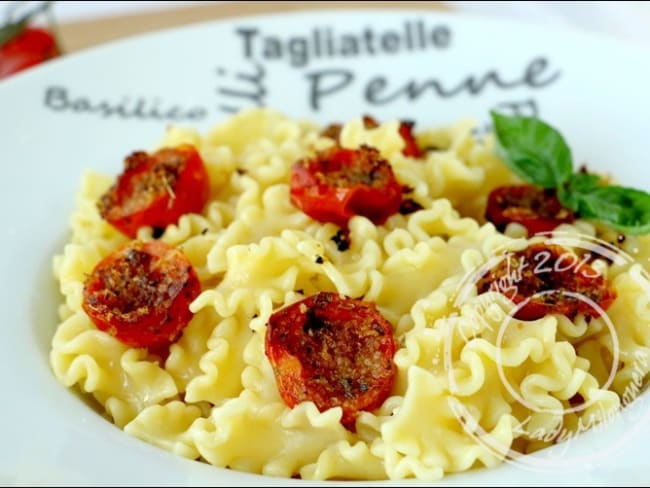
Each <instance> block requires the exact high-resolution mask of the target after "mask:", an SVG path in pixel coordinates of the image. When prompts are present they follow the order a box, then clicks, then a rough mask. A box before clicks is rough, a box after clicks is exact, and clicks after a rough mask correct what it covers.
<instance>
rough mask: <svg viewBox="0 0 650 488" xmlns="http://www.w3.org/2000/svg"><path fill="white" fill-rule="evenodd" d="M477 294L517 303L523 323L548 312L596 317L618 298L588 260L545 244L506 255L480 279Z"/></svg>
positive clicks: (567, 250)
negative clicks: (491, 293)
mask: <svg viewBox="0 0 650 488" xmlns="http://www.w3.org/2000/svg"><path fill="white" fill-rule="evenodd" d="M477 291H478V293H479V294H481V293H484V292H487V291H499V292H502V293H503V294H504V295H506V296H508V298H510V299H511V300H512V301H513V302H514V303H515V304H517V305H519V304H523V305H521V307H520V308H519V309H518V310H517V312H516V313H515V314H514V316H515V317H516V318H518V319H521V320H537V319H540V318H542V317H544V316H546V315H549V314H562V315H566V316H567V317H570V318H573V317H575V316H576V315H577V314H584V315H585V316H588V317H591V318H597V317H599V316H600V315H602V312H603V311H606V310H607V308H609V306H610V305H611V304H612V302H613V301H614V300H615V299H616V291H615V290H614V288H613V287H612V286H611V284H610V283H609V282H608V281H607V280H606V279H605V278H604V276H603V275H602V274H600V273H598V272H597V271H596V270H595V269H594V268H593V267H592V266H590V265H589V264H587V263H586V260H584V259H581V258H580V257H579V256H577V255H576V254H575V253H574V252H573V251H571V250H569V249H565V248H563V247H561V246H557V245H546V244H533V245H531V246H529V247H527V248H526V249H523V250H521V251H517V252H513V253H508V254H507V255H506V256H504V258H503V259H502V260H500V261H499V263H498V264H497V265H496V266H495V267H494V268H492V269H490V270H488V271H487V272H486V273H485V274H484V275H483V276H482V277H481V278H480V279H479V281H478V282H477ZM590 302H593V303H595V304H596V305H597V306H593V305H592V304H591V303H590Z"/></svg>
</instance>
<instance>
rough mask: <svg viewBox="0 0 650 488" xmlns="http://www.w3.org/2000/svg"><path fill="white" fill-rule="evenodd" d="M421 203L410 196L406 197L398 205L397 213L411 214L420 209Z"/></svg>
mask: <svg viewBox="0 0 650 488" xmlns="http://www.w3.org/2000/svg"><path fill="white" fill-rule="evenodd" d="M422 208H423V207H422V205H420V204H419V203H418V202H416V201H415V200H413V199H412V198H407V199H405V200H402V204H401V205H400V207H399V213H400V214H402V215H408V214H412V213H413V212H417V211H418V210H422Z"/></svg>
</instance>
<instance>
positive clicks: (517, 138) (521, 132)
mask: <svg viewBox="0 0 650 488" xmlns="http://www.w3.org/2000/svg"><path fill="white" fill-rule="evenodd" d="M490 114H491V115H492V121H493V123H494V132H495V134H496V137H497V141H498V151H499V155H500V156H501V157H502V158H503V160H504V161H505V163H506V164H507V165H508V167H509V168H510V169H511V170H512V171H514V172H515V173H516V174H517V175H518V176H519V177H520V178H522V179H523V180H525V181H527V182H529V183H533V184H535V185H537V186H541V187H542V188H558V187H560V186H561V185H562V184H564V183H565V182H567V181H568V180H569V178H570V177H571V173H572V172H573V162H572V158H571V149H569V146H568V145H567V143H566V141H565V140H564V138H563V137H562V135H561V134H560V133H559V132H558V131H557V130H556V129H554V128H553V127H551V126H550V125H548V124H546V123H545V122H542V121H541V120H539V119H537V118H535V117H518V116H517V117H514V116H513V117H510V116H506V115H501V114H499V113H496V112H490Z"/></svg>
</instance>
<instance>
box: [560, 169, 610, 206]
mask: <svg viewBox="0 0 650 488" xmlns="http://www.w3.org/2000/svg"><path fill="white" fill-rule="evenodd" d="M599 184H600V176H599V175H595V174H591V173H574V174H572V175H571V177H570V178H569V181H568V183H566V184H564V185H562V186H561V187H559V188H558V191H557V197H558V199H559V200H560V203H561V204H562V205H564V206H565V207H567V208H570V209H571V210H573V211H574V212H577V211H578V195H579V194H588V193H590V192H591V191H592V190H593V189H595V188H597V187H598V186H599Z"/></svg>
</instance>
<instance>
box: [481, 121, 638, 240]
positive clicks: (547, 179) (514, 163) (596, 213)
mask: <svg viewBox="0 0 650 488" xmlns="http://www.w3.org/2000/svg"><path fill="white" fill-rule="evenodd" d="M491 115H492V121H493V123H494V133H495V135H496V138H497V151H498V154H499V156H500V157H501V158H502V159H503V161H504V162H505V163H506V165H507V166H508V167H509V168H510V169H511V170H512V171H513V172H514V173H515V174H517V175H518V176H519V177H520V178H522V179H523V180H525V181H527V182H528V183H532V184H534V185H537V186H540V187H542V188H555V189H556V190H557V195H558V198H559V200H560V202H561V203H562V205H564V206H565V207H567V208H569V209H571V210H573V211H574V212H576V213H577V214H578V215H579V216H580V217H583V218H585V219H593V220H597V221H600V222H602V223H604V224H606V225H608V226H610V227H611V228H613V229H615V230H617V231H619V232H624V233H627V234H647V233H648V232H650V194H648V193H646V192H644V191H640V190H635V189H633V188H625V187H622V186H615V185H604V184H603V183H602V181H601V179H600V177H599V176H598V175H594V174H585V173H574V172H573V159H572V156H571V149H570V148H569V146H568V145H567V143H566V141H565V140H564V138H563V137H562V134H560V132H559V131H558V130H557V129H555V128H553V127H551V126H550V125H548V124H547V123H545V122H543V121H542V120H540V119H538V118H535V117H519V116H506V115H502V114H499V113H496V112H491Z"/></svg>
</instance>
